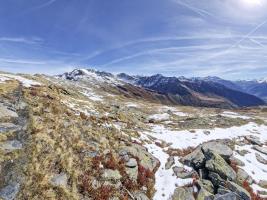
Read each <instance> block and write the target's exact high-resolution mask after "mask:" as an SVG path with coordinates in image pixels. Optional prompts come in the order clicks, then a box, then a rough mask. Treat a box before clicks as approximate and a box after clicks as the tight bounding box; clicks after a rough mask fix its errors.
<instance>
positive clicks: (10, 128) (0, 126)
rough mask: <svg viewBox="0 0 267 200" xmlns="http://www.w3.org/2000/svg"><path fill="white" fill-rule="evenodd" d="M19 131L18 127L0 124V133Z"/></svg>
mask: <svg viewBox="0 0 267 200" xmlns="http://www.w3.org/2000/svg"><path fill="white" fill-rule="evenodd" d="M17 130H19V126H17V125H15V124H12V123H0V133H4V132H8V131H17Z"/></svg>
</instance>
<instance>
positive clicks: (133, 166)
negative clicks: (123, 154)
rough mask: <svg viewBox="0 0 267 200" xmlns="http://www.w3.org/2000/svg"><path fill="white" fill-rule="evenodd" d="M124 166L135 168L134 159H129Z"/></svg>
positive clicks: (135, 162)
mask: <svg viewBox="0 0 267 200" xmlns="http://www.w3.org/2000/svg"><path fill="white" fill-rule="evenodd" d="M125 165H126V167H130V168H135V167H136V166H137V161H136V159H134V158H130V159H129V160H128V162H126V164H125Z"/></svg>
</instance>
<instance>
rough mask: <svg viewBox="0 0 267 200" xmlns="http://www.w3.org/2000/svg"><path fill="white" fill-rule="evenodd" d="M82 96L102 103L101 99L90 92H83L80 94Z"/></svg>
mask: <svg viewBox="0 0 267 200" xmlns="http://www.w3.org/2000/svg"><path fill="white" fill-rule="evenodd" d="M81 93H82V94H83V95H85V96H87V97H88V98H89V99H91V100H92V101H103V98H102V97H101V96H99V95H97V94H95V93H94V92H92V91H89V90H85V91H83V92H81Z"/></svg>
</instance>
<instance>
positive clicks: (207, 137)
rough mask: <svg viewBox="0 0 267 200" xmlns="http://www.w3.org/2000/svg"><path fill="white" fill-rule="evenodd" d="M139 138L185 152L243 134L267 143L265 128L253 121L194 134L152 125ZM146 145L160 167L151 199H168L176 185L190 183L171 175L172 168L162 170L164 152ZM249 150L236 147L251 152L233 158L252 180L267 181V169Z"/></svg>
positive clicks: (255, 188)
mask: <svg viewBox="0 0 267 200" xmlns="http://www.w3.org/2000/svg"><path fill="white" fill-rule="evenodd" d="M205 131H209V134H205V133H204V132H205ZM141 135H143V136H142V138H148V137H147V136H153V137H154V138H156V140H157V141H164V142H166V143H171V147H172V148H176V149H186V148H188V147H196V146H198V145H199V144H201V143H204V142H207V141H211V140H216V139H234V138H240V137H244V136H246V135H254V136H257V137H259V138H260V140H261V141H267V126H264V125H257V124H255V123H253V122H250V123H248V124H246V125H243V126H240V127H237V126H236V127H230V128H215V129H211V130H207V129H206V130H203V129H198V130H195V132H194V133H192V132H190V131H187V130H185V131H175V130H169V129H168V128H166V127H165V126H164V125H152V126H151V130H150V131H146V132H143V133H141ZM153 142H156V141H153ZM145 146H146V147H147V148H148V151H149V152H150V153H152V154H153V155H154V156H155V157H156V158H158V159H159V160H160V162H161V166H160V168H159V170H158V171H157V173H156V186H155V187H156V190H157V192H156V194H155V196H154V200H168V199H169V197H170V196H171V195H172V194H173V192H174V190H175V188H176V187H177V185H178V186H181V185H184V184H187V183H190V181H192V180H190V179H187V180H182V179H178V178H176V176H174V175H173V170H172V169H169V170H165V163H166V162H167V159H168V157H169V155H168V154H167V153H165V152H164V149H162V148H161V147H159V146H157V145H155V144H154V143H152V144H147V145H145ZM251 147H252V146H251V145H248V146H243V147H238V148H240V149H242V148H247V149H248V150H249V151H250V152H251V153H249V154H247V155H245V156H244V157H241V156H240V155H237V154H236V153H235V155H236V157H237V158H239V159H240V160H242V161H243V162H244V163H245V164H246V165H245V166H244V167H243V168H244V170H245V171H247V172H248V173H249V174H250V175H251V176H252V177H253V178H254V179H255V181H259V180H267V171H266V170H267V167H266V166H264V165H263V164H261V163H259V162H258V161H257V160H256V158H255V150H252V149H251ZM165 150H166V149H165ZM263 157H264V156H263ZM264 158H266V157H264ZM175 159H176V160H175V162H176V163H175V166H182V164H181V163H179V162H178V157H176V158H175ZM183 167H184V166H183ZM264 169H265V170H264ZM253 188H254V190H255V191H256V190H257V189H259V186H257V185H255V184H254V185H253ZM261 190H263V189H261ZM163 194H164V195H163Z"/></svg>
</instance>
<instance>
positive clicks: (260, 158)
mask: <svg viewBox="0 0 267 200" xmlns="http://www.w3.org/2000/svg"><path fill="white" fill-rule="evenodd" d="M255 156H256V159H257V161H258V162H260V163H262V164H264V165H267V160H265V159H264V158H263V157H262V156H261V155H260V154H258V153H255Z"/></svg>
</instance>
